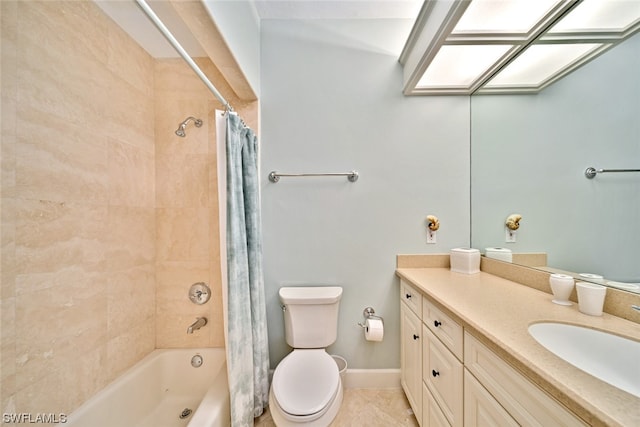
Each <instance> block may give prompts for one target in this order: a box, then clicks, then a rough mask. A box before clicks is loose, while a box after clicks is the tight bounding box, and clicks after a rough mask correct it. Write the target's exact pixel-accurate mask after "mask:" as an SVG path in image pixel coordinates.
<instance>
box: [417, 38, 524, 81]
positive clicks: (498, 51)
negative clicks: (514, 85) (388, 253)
mask: <svg viewBox="0 0 640 427" xmlns="http://www.w3.org/2000/svg"><path fill="white" fill-rule="evenodd" d="M512 47H513V46H512V45H471V46H468V45H453V46H450V45H445V46H442V47H441V48H440V50H439V51H438V53H437V55H436V57H435V58H434V59H433V61H432V62H431V64H430V65H429V68H427V70H426V71H425V73H424V74H423V75H422V78H421V79H420V81H419V82H418V85H417V87H422V88H429V87H442V86H448V87H456V88H460V87H464V88H469V87H470V86H471V85H472V84H473V82H475V81H476V80H477V79H478V76H480V75H482V74H483V73H484V72H485V71H486V70H487V69H488V68H489V67H490V66H491V65H493V64H494V63H496V62H497V61H498V60H499V59H500V58H502V57H503V56H504V55H505V54H506V53H507V52H508V51H509V49H510V48H512Z"/></svg>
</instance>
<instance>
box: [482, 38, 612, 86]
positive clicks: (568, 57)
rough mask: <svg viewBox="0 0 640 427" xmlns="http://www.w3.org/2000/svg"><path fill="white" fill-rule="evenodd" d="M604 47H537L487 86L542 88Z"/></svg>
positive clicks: (573, 45) (518, 59)
mask: <svg viewBox="0 0 640 427" xmlns="http://www.w3.org/2000/svg"><path fill="white" fill-rule="evenodd" d="M601 46H602V45H601V44H592V43H582V44H536V45H533V46H530V47H529V48H528V49H527V50H526V51H524V52H523V53H522V54H521V55H520V56H518V57H517V58H516V59H514V60H513V61H511V62H510V63H509V65H507V66H506V67H505V68H503V69H502V70H501V71H500V73H499V74H497V75H496V76H495V77H494V78H492V79H491V80H490V81H489V82H488V83H487V84H486V85H485V86H484V87H485V88H487V89H493V88H498V87H503V88H504V87H514V88H517V87H536V88H537V87H540V86H542V85H543V84H544V83H545V82H546V81H547V80H549V79H550V78H551V77H552V76H553V75H554V74H556V73H558V72H560V71H562V70H563V69H565V68H567V67H568V66H570V65H572V64H574V63H576V61H579V60H580V59H581V58H583V57H585V56H588V55H589V54H590V53H592V52H594V51H596V50H597V49H599V48H600V47H601Z"/></svg>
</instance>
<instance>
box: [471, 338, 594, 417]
mask: <svg viewBox="0 0 640 427" xmlns="http://www.w3.org/2000/svg"><path fill="white" fill-rule="evenodd" d="M464 365H465V368H466V369H467V370H468V371H469V373H471V374H473V376H474V377H475V378H476V379H477V380H478V382H479V384H481V385H480V387H483V388H484V389H486V390H487V391H488V392H489V393H490V394H491V395H492V396H493V397H494V398H495V401H496V403H499V405H500V406H502V407H503V408H504V409H505V410H506V412H508V414H509V415H510V416H511V417H512V418H513V419H514V420H515V421H516V423H517V424H518V425H521V426H532V427H533V426H566V427H571V426H586V425H587V424H585V423H584V422H583V421H582V420H581V419H580V418H578V417H576V416H575V415H573V414H572V413H571V412H569V411H568V410H567V409H566V408H565V407H564V406H562V405H561V404H560V403H558V402H557V401H556V400H555V399H553V398H552V397H551V396H549V395H547V394H546V393H545V392H544V391H542V390H541V389H540V388H539V387H538V386H536V385H535V384H533V383H532V382H531V381H529V380H528V379H527V378H525V377H524V376H523V375H522V374H520V373H519V372H518V371H516V370H515V369H514V368H512V367H511V366H510V365H509V364H507V363H506V362H505V361H504V360H502V359H501V358H500V357H499V356H498V355H497V354H495V353H494V352H493V351H491V350H490V349H489V348H488V347H486V346H485V345H484V344H482V343H481V342H480V341H479V340H478V339H477V338H475V337H474V336H473V335H471V334H469V333H468V332H465V334H464ZM466 384H467V383H466V382H465V386H466ZM465 405H467V402H466V401H465ZM469 425H473V424H469Z"/></svg>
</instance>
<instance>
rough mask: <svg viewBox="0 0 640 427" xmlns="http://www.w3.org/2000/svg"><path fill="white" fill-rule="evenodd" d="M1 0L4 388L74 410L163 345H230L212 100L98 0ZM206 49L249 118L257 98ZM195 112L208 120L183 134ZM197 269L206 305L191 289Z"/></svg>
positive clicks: (18, 408) (30, 409)
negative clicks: (244, 96)
mask: <svg viewBox="0 0 640 427" xmlns="http://www.w3.org/2000/svg"><path fill="white" fill-rule="evenodd" d="M0 7H1V19H2V22H1V26H0V28H1V31H2V46H1V48H2V50H1V52H2V69H1V72H2V74H1V84H2V87H1V89H2V143H1V151H0V153H1V156H2V157H1V166H2V175H1V178H2V181H1V185H0V191H1V205H0V209H1V215H2V216H1V228H0V231H1V243H2V258H1V264H0V265H1V275H2V276H1V280H2V283H1V287H0V297H1V306H0V307H1V310H2V311H1V320H2V324H1V349H0V350H1V351H0V363H1V365H0V372H1V378H0V380H1V382H2V390H1V402H0V403H1V405H2V412H3V413H6V412H12V413H13V412H15V413H49V412H55V413H70V412H71V411H72V410H73V409H75V408H76V407H77V406H79V405H80V404H81V403H82V402H83V401H85V400H86V399H87V398H89V397H90V396H91V395H92V394H94V393H95V392H97V391H98V390H100V389H101V388H103V387H104V386H105V385H107V384H108V383H109V382H110V381H112V380H113V379H114V378H116V377H117V376H118V375H119V374H121V373H122V372H123V371H124V370H126V369H127V368H129V367H130V366H132V365H133V364H134V363H136V362H137V361H138V360H140V359H141V358H142V357H144V356H145V355H146V354H148V353H149V352H150V351H152V350H153V349H154V348H168V347H202V346H223V345H224V334H223V326H222V304H221V290H220V267H219V266H220V260H219V233H218V200H217V180H216V174H217V171H216V166H215V164H216V148H215V125H214V123H215V121H214V116H213V114H214V113H213V110H214V109H215V108H219V104H218V103H217V101H215V99H214V98H213V96H212V95H211V94H210V93H209V92H208V91H207V89H206V87H205V86H204V85H203V84H202V83H201V82H200V81H199V80H198V79H197V77H196V76H195V74H194V73H193V72H192V71H191V70H190V69H189V68H188V67H187V66H186V65H185V64H184V62H183V61H182V60H178V59H154V58H152V57H151V56H149V55H148V54H147V53H146V52H145V51H144V50H143V49H142V48H140V47H139V46H138V45H137V44H136V43H135V42H133V41H132V40H131V39H130V37H129V36H128V35H127V34H126V33H124V32H123V31H122V30H121V29H120V28H119V27H118V26H117V25H116V24H115V23H113V22H112V21H111V20H110V19H109V18H108V17H106V16H105V15H104V14H103V13H102V11H101V10H100V9H99V8H98V7H97V6H96V5H95V4H94V3H93V2H91V1H69V2H61V1H43V2H37V1H6V0H3V1H2V2H0ZM158 37H161V35H160V34H158ZM198 63H199V64H200V66H201V67H202V68H203V70H204V71H205V73H206V74H207V75H208V76H209V78H210V79H211V80H212V81H213V82H214V84H215V85H216V86H217V87H218V88H219V89H220V91H221V92H222V93H223V94H224V96H225V97H227V98H228V99H229V101H230V102H231V103H232V105H234V107H235V109H236V110H237V111H239V112H240V113H241V114H242V116H243V118H244V119H245V121H247V122H248V123H249V124H250V125H252V126H253V127H254V128H256V124H257V123H256V122H257V102H253V103H250V104H246V103H245V104H243V103H241V102H240V101H238V100H237V99H236V98H235V96H234V95H233V93H232V92H231V90H230V89H229V86H228V85H227V84H226V83H225V81H224V79H223V78H222V77H221V75H220V74H219V73H218V71H217V70H216V69H215V67H214V66H213V64H212V63H211V61H209V60H208V59H198ZM188 116H195V117H198V118H201V119H203V121H204V125H203V126H202V127H201V128H195V127H193V126H189V127H187V136H186V138H178V137H177V136H176V135H175V134H174V130H175V129H176V128H177V126H178V124H179V123H180V122H181V121H182V120H184V119H185V118H186V117H188ZM200 281H204V282H207V283H208V284H209V285H210V286H211V288H212V291H213V297H212V300H211V301H210V302H209V303H208V304H206V305H204V306H196V305H194V304H192V303H191V302H190V301H189V300H188V296H187V291H188V288H189V286H190V285H191V284H192V283H194V282H200ZM198 316H206V317H207V318H208V319H209V324H208V325H207V326H206V327H204V328H202V329H201V330H199V331H197V332H196V333H194V334H190V335H187V334H186V329H187V326H188V325H189V324H190V323H192V322H193V321H194V320H195V318H196V317H198Z"/></svg>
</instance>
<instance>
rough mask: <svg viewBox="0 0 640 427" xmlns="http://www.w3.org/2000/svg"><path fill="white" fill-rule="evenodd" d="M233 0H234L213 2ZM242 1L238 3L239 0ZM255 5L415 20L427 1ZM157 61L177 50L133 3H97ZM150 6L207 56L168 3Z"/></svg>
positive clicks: (308, 13)
mask: <svg viewBox="0 0 640 427" xmlns="http://www.w3.org/2000/svg"><path fill="white" fill-rule="evenodd" d="M213 1H230V0H213ZM235 1H238V0H235ZM245 1H250V2H252V3H253V4H254V5H255V8H256V12H257V13H258V16H259V17H260V19H412V20H414V19H415V18H416V16H418V12H419V11H420V7H421V6H422V3H423V0H350V1H343V0H288V1H281V0H245ZM94 2H95V3H96V4H97V5H98V6H100V8H102V10H103V11H104V12H105V13H106V14H107V15H109V16H110V17H111V18H112V19H113V20H114V21H115V22H117V23H118V25H120V27H122V29H124V30H125V31H126V32H127V33H128V34H129V35H130V36H131V37H132V38H133V39H134V40H136V41H137V42H138V43H139V44H140V45H141V46H142V47H143V48H144V49H145V50H146V51H147V52H149V54H150V55H151V56H153V57H154V58H172V57H178V54H177V53H176V51H175V50H174V49H173V47H171V45H170V44H169V43H168V42H167V41H166V40H165V39H164V37H163V36H162V34H160V32H159V31H158V30H157V29H156V28H155V26H154V25H153V24H152V23H151V21H149V19H148V18H147V17H146V16H145V14H144V13H143V12H142V10H140V8H139V7H138V5H137V4H136V3H135V1H133V0H127V1H122V0H94ZM147 3H148V4H149V6H150V7H151V8H152V9H153V10H154V11H155V13H156V14H157V15H158V16H159V17H160V19H161V20H162V22H163V23H164V24H165V25H166V26H167V27H168V28H169V29H170V31H171V32H172V33H173V35H174V36H175V38H176V39H177V40H178V41H179V42H180V44H181V45H182V47H184V49H185V50H186V51H187V52H189V54H190V55H191V56H193V57H197V56H205V53H204V51H202V48H201V47H200V45H199V43H198V42H197V41H196V40H195V39H194V38H193V36H192V35H191V32H190V31H189V30H188V29H187V28H186V27H185V25H184V24H183V23H182V21H181V20H180V18H178V16H177V15H176V14H175V13H173V11H172V8H171V7H167V2H166V1H165V0H147Z"/></svg>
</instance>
